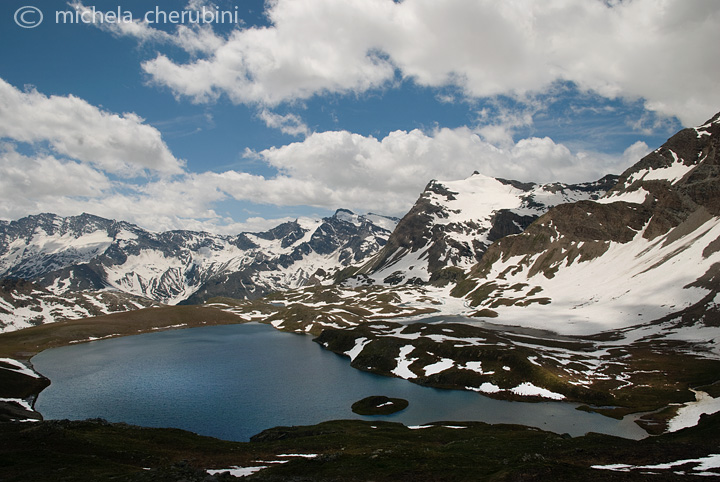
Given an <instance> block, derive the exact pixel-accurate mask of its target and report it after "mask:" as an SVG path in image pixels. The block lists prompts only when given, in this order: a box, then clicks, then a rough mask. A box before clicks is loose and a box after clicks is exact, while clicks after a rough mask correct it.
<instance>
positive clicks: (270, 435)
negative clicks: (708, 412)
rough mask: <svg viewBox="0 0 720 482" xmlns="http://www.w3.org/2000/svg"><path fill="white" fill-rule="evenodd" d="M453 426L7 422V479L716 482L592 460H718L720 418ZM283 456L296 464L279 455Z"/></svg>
mask: <svg viewBox="0 0 720 482" xmlns="http://www.w3.org/2000/svg"><path fill="white" fill-rule="evenodd" d="M443 425H444V424H442V423H439V424H434V425H433V426H431V427H426V428H423V429H415V430H412V429H409V428H407V427H405V426H403V425H401V424H397V423H388V422H364V421H333V422H325V423H321V424H318V425H314V426H307V427H278V428H274V429H270V430H266V431H264V432H262V433H260V434H258V435H256V436H255V437H253V439H252V441H251V442H248V443H239V442H225V441H221V440H217V439H213V438H209V437H201V436H198V435H195V434H192V433H189V432H184V431H181V430H176V429H150V428H141V427H135V426H130V425H126V424H109V423H107V422H105V421H102V420H90V421H83V422H69V421H45V422H35V423H17V422H15V423H0V480H3V481H4V482H16V481H17V482H20V481H22V482H25V481H35V482H42V481H52V482H57V481H88V480H92V481H105V480H115V481H163V482H164V481H168V482H170V481H172V482H176V481H180V480H183V481H187V482H195V481H204V482H210V481H221V480H236V479H235V478H234V477H232V476H230V475H229V474H222V473H220V474H217V475H209V474H208V473H207V472H206V471H205V470H206V469H213V468H215V469H222V468H230V467H237V466H239V467H250V466H259V465H264V466H267V468H266V469H263V470H261V471H259V472H256V473H255V474H253V475H251V476H249V477H247V479H248V480H258V481H367V480H374V481H414V482H417V481H473V480H503V481H505V480H507V481H510V480H572V481H577V480H603V481H607V480H677V478H678V473H683V474H685V477H684V478H683V480H705V481H707V480H713V479H716V477H713V476H712V475H710V476H708V475H706V476H704V477H699V476H698V477H697V478H696V477H695V474H697V473H698V472H697V471H696V470H694V469H697V468H698V464H697V463H693V462H686V463H684V464H680V465H676V466H674V467H672V469H669V470H668V469H660V468H650V469H648V468H644V469H632V468H629V469H626V470H627V471H625V472H620V471H610V470H600V469H597V468H592V466H593V465H609V464H627V465H630V466H639V465H644V466H648V465H657V464H663V463H671V462H677V461H683V460H692V459H698V458H702V457H707V456H708V455H710V454H713V453H716V452H717V447H718V445H719V442H720V415H713V416H709V417H703V419H702V420H701V423H700V424H699V425H698V426H696V427H693V428H690V429H685V430H682V431H680V432H677V433H674V434H666V435H662V436H659V437H651V438H648V439H645V440H641V441H637V442H636V441H631V440H626V439H621V438H616V437H611V436H606V435H598V434H588V435H585V436H583V437H576V438H570V437H569V436H567V435H565V436H563V435H557V434H553V433H550V432H543V431H541V430H537V429H531V428H527V427H521V426H512V425H488V424H484V423H458V422H454V423H452V427H453V428H450V427H447V426H443ZM458 427H464V428H458ZM282 454H315V456H313V457H297V456H296V457H286V458H282V457H281V455H282ZM280 459H282V460H289V461H288V462H286V463H272V462H273V461H278V460H280ZM706 472H716V473H720V469H709V470H707V469H706ZM719 477H720V476H719Z"/></svg>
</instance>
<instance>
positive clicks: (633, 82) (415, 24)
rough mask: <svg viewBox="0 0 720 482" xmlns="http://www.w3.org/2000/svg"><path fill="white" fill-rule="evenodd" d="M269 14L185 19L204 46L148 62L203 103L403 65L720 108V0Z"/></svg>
mask: <svg viewBox="0 0 720 482" xmlns="http://www.w3.org/2000/svg"><path fill="white" fill-rule="evenodd" d="M266 14H267V16H268V18H269V20H270V22H271V24H270V26H269V27H250V28H244V29H241V30H235V31H233V32H232V33H231V34H230V35H229V36H228V37H227V38H221V37H219V36H217V35H214V34H212V33H211V32H209V31H205V32H203V33H202V35H204V37H202V40H201V38H200V33H198V32H188V31H186V30H178V32H177V33H176V34H174V36H175V38H176V40H177V43H178V44H180V45H181V44H182V42H181V39H182V38H185V37H187V38H190V39H191V40H187V39H186V40H185V42H186V44H187V50H189V51H190V50H195V51H201V52H203V53H204V54H203V55H202V56H201V57H200V58H195V59H191V60H188V61H186V62H184V63H182V62H177V61H175V60H172V59H171V58H169V57H168V56H166V55H164V54H158V55H157V56H156V57H155V58H154V59H151V60H148V61H146V62H144V63H143V69H144V70H145V71H146V72H147V73H148V74H149V75H150V76H151V77H152V79H153V80H154V81H155V82H156V83H158V84H161V85H165V86H168V87H170V88H171V89H172V90H173V91H174V92H176V93H177V94H180V95H185V96H189V97H191V98H192V99H194V100H195V101H196V102H207V101H212V100H215V99H217V98H218V97H219V96H221V95H223V94H224V95H227V96H228V97H229V98H230V99H231V100H232V101H234V102H238V103H261V104H265V105H277V104H279V103H282V102H291V101H295V100H298V99H307V98H310V97H313V96H318V95H324V94H326V93H351V92H354V93H359V92H364V91H367V90H369V89H375V88H379V87H387V86H392V85H393V83H394V82H397V80H398V75H399V76H400V77H402V78H405V79H412V80H413V81H414V82H416V83H417V84H419V85H423V86H430V87H443V86H455V87H459V88H460V89H461V90H462V91H463V92H464V93H465V95H467V96H469V97H476V98H478V97H492V96H497V95H509V96H515V97H518V98H522V97H523V96H526V95H528V94H532V93H537V92H542V91H545V90H547V89H549V88H551V86H552V85H553V84H554V83H556V82H572V83H574V84H575V85H577V86H578V87H579V88H580V89H582V90H586V91H592V92H595V93H597V94H600V95H602V96H605V97H607V98H616V97H623V98H626V99H629V100H636V99H644V101H645V107H646V108H647V109H649V110H652V111H655V112H657V113H659V114H661V115H666V116H677V117H678V118H679V119H680V120H681V121H682V122H683V123H684V124H685V125H695V124H698V123H700V122H702V121H704V120H706V119H707V118H709V117H710V116H712V115H713V114H714V113H715V112H716V111H717V109H718V106H719V105H720V82H719V80H718V79H720V62H718V61H717V59H716V56H714V55H713V53H712V52H713V48H714V46H715V45H717V44H718V43H720V29H718V28H717V25H718V24H720V3H719V2H713V1H708V0H628V1H609V2H603V1H600V0H587V1H582V2H578V1H577V0H518V1H513V2H499V1H495V0H445V1H442V2H438V1H437V0H405V1H403V2H394V1H393V0H274V1H272V2H268V3H267V11H266ZM147 28H148V27H147V26H144V27H143V29H147ZM126 34H128V35H136V36H138V37H139V38H143V37H148V36H149V35H150V34H148V33H147V32H146V31H145V30H142V31H141V32H139V33H132V32H130V31H128V32H126ZM195 44H198V45H202V46H203V47H193V45H195Z"/></svg>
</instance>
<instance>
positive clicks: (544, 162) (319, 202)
mask: <svg viewBox="0 0 720 482" xmlns="http://www.w3.org/2000/svg"><path fill="white" fill-rule="evenodd" d="M29 6H33V7H36V8H37V9H38V10H39V11H40V12H42V14H43V20H42V23H40V24H39V25H37V26H35V27H33V28H22V26H21V25H18V24H17V22H16V19H17V20H18V21H19V22H20V23H23V22H25V23H26V25H24V26H25V27H29V26H31V25H32V24H34V23H35V22H36V21H37V20H38V19H39V14H38V12H37V10H35V11H27V7H29ZM203 8H204V9H205V11H207V12H217V13H222V12H225V13H226V14H227V15H230V14H233V15H235V17H234V18H237V19H238V20H239V21H238V23H237V24H234V23H229V22H228V23H221V22H218V21H212V18H210V21H208V22H207V23H202V24H198V23H194V22H192V20H189V21H186V22H185V23H181V22H175V23H173V22H171V21H165V22H163V19H162V18H159V19H155V17H156V15H155V12H156V11H163V12H166V13H168V14H170V13H171V12H177V15H178V16H179V15H182V14H183V12H201V11H203ZM58 11H67V12H77V14H78V15H79V17H78V18H80V19H81V20H80V21H79V22H78V23H68V22H67V21H65V23H63V21H62V18H63V14H57V12H58ZM108 12H117V13H119V14H120V16H121V17H123V19H122V20H129V17H132V22H127V21H120V20H119V19H115V18H113V14H112V13H111V14H109V15H108ZM58 15H59V16H58ZM115 16H117V14H116V15H115ZM211 17H212V15H211ZM192 18H193V17H192V16H189V17H186V19H192ZM195 18H197V17H195ZM205 18H206V19H208V17H207V16H206V17H205ZM227 18H229V17H228V16H226V19H227ZM146 20H147V21H146ZM153 20H159V22H155V23H150V22H153ZM717 25H720V3H718V2H714V1H710V0H682V1H681V0H662V1H660V0H630V1H627V0H626V1H600V0H584V1H577V0H572V1H571V0H550V1H539V0H538V1H533V0H526V1H519V2H496V1H487V0H444V1H442V2H440V1H437V0H404V1H402V2H393V1H392V0H273V1H267V2H263V1H261V0H243V1H231V0H216V1H215V2H209V1H204V0H190V1H185V0H183V1H169V0H167V1H162V0H157V1H155V0H153V1H148V0H136V1H116V0H104V1H102V2H91V1H89V0H88V1H84V2H80V1H73V2H69V3H65V2H61V1H49V0H44V1H40V0H5V1H3V2H1V3H0V59H2V62H0V79H2V82H0V109H1V110H0V218H3V219H16V218H19V217H22V216H25V215H28V214H34V213H39V212H56V213H58V214H61V215H73V214H79V213H81V212H91V213H94V214H97V215H100V216H105V217H111V218H116V219H124V220H128V221H131V222H134V223H137V224H140V225H141V226H143V227H145V228H148V229H154V230H164V229H180V228H187V229H204V230H210V231H216V232H223V233H234V232H239V231H244V230H261V229H266V228H268V227H270V226H272V225H274V224H277V223H278V222H281V221H282V220H286V219H294V218H296V217H298V216H324V215H328V214H330V213H332V212H333V211H334V210H335V209H337V208H349V209H352V210H354V211H356V212H361V213H362V212H376V213H382V214H388V215H394V216H401V215H402V214H403V213H404V212H405V211H407V209H409V207H410V206H412V204H413V202H414V201H415V200H416V199H417V196H418V195H419V193H420V192H421V191H422V189H423V187H424V186H425V185H426V184H427V182H428V181H429V180H431V179H441V180H454V179H461V178H464V177H467V176H469V175H470V174H471V173H472V172H473V171H475V170H477V171H479V172H481V173H483V174H486V175H489V176H499V177H506V178H514V179H518V180H522V181H535V182H552V181H563V182H581V181H591V180H595V179H597V178H599V177H601V176H602V175H604V174H606V173H620V172H621V171H622V170H624V169H625V168H627V167H629V166H630V165H631V164H633V163H634V162H636V161H637V160H638V159H639V158H640V157H641V156H642V155H644V154H646V153H647V152H649V151H650V150H651V149H654V148H656V147H658V146H659V145H660V144H662V143H663V142H664V141H665V140H666V139H667V138H668V137H669V136H670V135H671V134H673V133H674V132H675V131H677V130H678V129H680V128H681V127H683V126H692V125H697V124H700V123H702V122H703V121H705V120H706V119H708V118H709V117H711V116H712V115H713V114H714V113H715V112H717V111H718V110H720V88H719V87H720V85H718V84H719V83H720V82H719V80H718V79H720V61H719V60H718V57H717V55H716V54H714V53H713V49H712V47H710V46H713V45H717V44H718V41H720V32H719V30H720V29H717Z"/></svg>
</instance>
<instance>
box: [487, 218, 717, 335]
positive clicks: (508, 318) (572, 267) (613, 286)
mask: <svg viewBox="0 0 720 482" xmlns="http://www.w3.org/2000/svg"><path fill="white" fill-rule="evenodd" d="M681 227H682V225H681ZM676 229H680V227H679V228H676ZM677 232H678V233H680V232H681V231H677ZM675 233H676V231H671V232H670V233H668V234H667V235H665V236H662V237H659V238H656V239H654V240H652V241H648V240H646V239H644V238H642V236H641V235H642V232H639V233H638V234H637V235H636V236H635V239H634V240H633V241H632V242H630V243H625V244H623V243H614V242H613V243H609V246H608V249H607V251H606V252H605V254H604V255H603V256H601V257H599V258H595V259H592V260H589V261H578V260H575V262H573V263H568V262H566V261H565V260H563V261H562V264H563V267H562V268H563V269H560V270H558V272H557V273H556V274H555V276H554V277H552V278H550V279H549V278H547V277H545V275H544V274H542V273H538V274H536V275H535V276H533V277H531V278H527V271H526V270H517V272H515V273H513V274H503V275H501V273H504V272H510V271H511V270H512V269H513V268H515V267H517V266H518V265H519V264H520V262H521V261H522V258H521V257H520V256H516V257H513V258H509V259H507V260H504V261H498V262H496V263H495V264H494V265H493V269H492V273H490V275H489V276H488V279H489V280H497V281H500V282H502V283H503V284H504V285H507V286H511V285H517V284H521V283H525V284H526V286H527V288H526V289H525V290H523V291H522V292H519V293H517V294H515V295H514V296H516V297H518V298H520V299H522V298H523V297H524V295H526V294H527V292H529V291H530V290H531V289H532V288H533V287H535V286H541V287H542V291H540V292H539V293H538V294H536V295H535V296H536V297H542V298H549V299H550V300H551V302H550V303H549V304H546V305H541V304H538V303H535V304H531V305H528V306H525V307H520V306H497V307H493V310H494V311H496V312H497V313H498V315H499V316H498V317H497V318H496V319H494V320H493V322H497V323H500V324H507V325H518V326H525V327H532V328H540V329H547V330H552V331H555V332H557V333H560V334H567V335H590V334H594V333H599V332H601V331H607V330H616V329H621V328H625V327H629V326H634V325H638V324H641V323H643V322H649V321H652V320H656V319H659V318H662V317H663V316H666V315H668V314H670V313H674V312H677V311H680V310H682V309H684V308H687V307H688V306H690V305H692V304H694V303H697V302H698V301H699V300H700V299H702V297H703V296H705V295H706V294H707V293H708V290H706V289H704V288H700V287H690V285H691V284H693V283H695V282H696V280H697V279H699V278H700V277H702V276H703V275H704V274H705V271H706V270H707V267H708V266H711V265H713V264H714V263H718V262H720V251H717V252H714V253H707V251H706V248H707V247H708V246H709V245H710V244H711V243H712V242H714V241H715V240H717V239H718V238H719V237H720V219H718V218H712V219H711V220H709V221H707V222H705V223H704V224H703V225H702V226H700V227H698V228H697V229H695V230H693V231H692V232H690V233H687V234H685V235H682V236H679V237H677V239H676V238H675V237H676V236H678V235H676V234H675ZM538 256H540V255H536V256H535V257H534V258H533V259H532V260H531V261H530V263H529V264H528V266H531V265H532V264H533V263H534V261H535V260H536V259H537V257H538ZM526 269H527V268H526ZM527 283H529V286H528V285H527ZM490 301H492V298H491V299H490ZM488 303H489V302H488ZM716 331H717V333H716V335H720V330H716Z"/></svg>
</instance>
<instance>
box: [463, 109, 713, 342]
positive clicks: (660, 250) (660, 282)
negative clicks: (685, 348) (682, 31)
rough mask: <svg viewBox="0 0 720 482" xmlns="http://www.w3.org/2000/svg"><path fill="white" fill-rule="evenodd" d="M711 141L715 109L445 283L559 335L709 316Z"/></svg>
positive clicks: (507, 319) (482, 304) (484, 307)
mask: <svg viewBox="0 0 720 482" xmlns="http://www.w3.org/2000/svg"><path fill="white" fill-rule="evenodd" d="M719 146H720V118H719V116H715V117H714V118H713V119H712V120H710V121H708V122H707V123H705V124H704V125H702V126H699V127H697V128H694V129H685V130H683V131H680V132H679V133H678V134H676V135H675V136H673V137H672V138H671V139H669V140H668V142H667V143H666V144H664V145H663V146H662V147H660V148H659V149H657V150H656V151H654V152H652V153H651V154H649V155H648V156H646V157H645V158H643V159H642V160H641V161H640V162H638V163H637V164H636V165H634V166H633V167H631V168H630V169H628V170H627V171H626V172H624V173H623V174H622V176H620V180H619V182H618V184H617V186H616V187H615V188H613V189H612V190H611V191H610V192H608V194H607V195H606V196H604V197H603V198H601V199H599V200H594V201H580V202H576V203H573V204H566V205H561V206H557V207H555V208H553V209H551V210H550V211H549V212H547V213H546V214H545V215H543V216H542V217H540V218H539V219H538V220H537V221H536V222H535V223H533V224H532V225H530V226H529V227H528V228H527V229H526V230H525V231H524V232H523V233H522V234H518V235H514V236H509V237H507V238H504V239H501V240H499V241H498V242H497V243H496V244H494V245H493V246H491V247H490V248H489V249H488V251H487V252H486V253H485V256H484V257H483V259H482V260H481V261H480V263H479V264H478V265H477V266H476V267H475V268H474V270H473V272H472V276H471V279H470V280H464V281H462V282H461V283H459V284H458V285H457V287H456V288H455V291H454V294H455V295H456V296H464V297H466V299H467V301H468V303H469V304H470V305H471V306H472V307H474V308H475V309H476V311H475V313H476V314H478V315H481V316H489V317H494V318H493V322H497V323H501V324H511V325H522V326H531V327H538V328H544V329H551V330H554V331H557V332H560V333H566V334H589V333H595V332H599V331H604V330H610V329H618V328H624V327H628V326H634V325H638V324H641V323H647V322H649V321H653V320H660V319H663V318H664V317H666V319H670V318H673V317H674V318H677V319H678V320H680V319H682V320H683V321H684V322H686V324H688V323H690V324H693V323H701V324H703V325H706V326H712V325H717V322H718V319H717V318H718V316H717V312H718V310H717V305H716V302H715V300H716V295H717V292H718V284H719V281H720V278H719V277H718V275H719V274H720V270H719V267H720V157H719V156H718V147H719ZM718 301H720V298H718Z"/></svg>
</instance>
